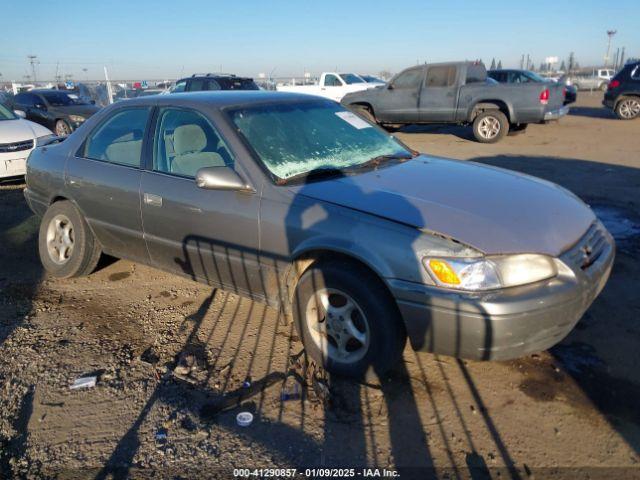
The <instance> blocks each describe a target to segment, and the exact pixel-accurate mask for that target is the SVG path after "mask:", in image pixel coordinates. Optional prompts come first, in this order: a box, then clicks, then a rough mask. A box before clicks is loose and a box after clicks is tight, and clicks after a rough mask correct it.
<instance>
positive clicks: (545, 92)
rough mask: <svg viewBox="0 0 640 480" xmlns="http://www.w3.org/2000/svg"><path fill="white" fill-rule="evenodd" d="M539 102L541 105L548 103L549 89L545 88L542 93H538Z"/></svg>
mask: <svg viewBox="0 0 640 480" xmlns="http://www.w3.org/2000/svg"><path fill="white" fill-rule="evenodd" d="M540 103H541V104H542V105H546V104H547V103H549V89H548V88H545V89H544V90H543V91H542V93H541V94H540Z"/></svg>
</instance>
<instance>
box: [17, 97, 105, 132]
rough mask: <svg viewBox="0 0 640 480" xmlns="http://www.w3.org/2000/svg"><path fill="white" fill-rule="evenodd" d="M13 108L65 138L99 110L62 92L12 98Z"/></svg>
mask: <svg viewBox="0 0 640 480" xmlns="http://www.w3.org/2000/svg"><path fill="white" fill-rule="evenodd" d="M13 102H14V108H15V109H16V110H19V111H21V112H24V113H25V116H26V118H27V119H28V120H31V121H32V122H36V123H39V124H40V125H43V126H45V127H47V128H49V129H51V130H53V131H54V132H55V134H56V135H58V136H61V137H63V136H66V135H69V134H70V133H71V132H73V131H74V130H75V129H76V128H78V127H79V126H80V125H82V124H83V123H84V122H85V120H87V119H88V118H89V117H91V116H92V115H93V114H94V113H96V112H97V111H98V110H100V107H98V106H96V105H94V104H92V103H90V102H86V101H83V100H81V99H79V98H77V97H76V98H74V96H72V95H70V94H69V93H67V92H65V91H62V90H31V91H30V92H22V93H19V94H17V95H16V96H15V97H14V100H13Z"/></svg>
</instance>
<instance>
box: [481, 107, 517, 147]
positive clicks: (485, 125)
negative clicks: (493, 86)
mask: <svg viewBox="0 0 640 480" xmlns="http://www.w3.org/2000/svg"><path fill="white" fill-rule="evenodd" d="M507 133H509V121H508V120H507V117H506V115H505V114H504V113H502V112H501V111H500V110H485V111H484V112H480V113H479V114H478V116H477V117H476V118H475V119H474V120H473V136H474V137H475V139H476V140H477V141H478V142H480V143H496V142H498V141H499V140H501V139H502V138H503V137H504V136H505V135H506V134H507Z"/></svg>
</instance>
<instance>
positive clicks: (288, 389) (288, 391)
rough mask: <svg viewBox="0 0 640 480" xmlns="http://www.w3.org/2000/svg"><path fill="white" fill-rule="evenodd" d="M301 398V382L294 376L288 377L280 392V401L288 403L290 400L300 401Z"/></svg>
mask: <svg viewBox="0 0 640 480" xmlns="http://www.w3.org/2000/svg"><path fill="white" fill-rule="evenodd" d="M300 398H302V388H301V386H300V382H299V381H298V379H296V378H295V376H294V375H287V378H286V380H285V381H284V384H283V385H282V391H281V392H280V400H282V401H283V402H286V401H288V400H299V399H300Z"/></svg>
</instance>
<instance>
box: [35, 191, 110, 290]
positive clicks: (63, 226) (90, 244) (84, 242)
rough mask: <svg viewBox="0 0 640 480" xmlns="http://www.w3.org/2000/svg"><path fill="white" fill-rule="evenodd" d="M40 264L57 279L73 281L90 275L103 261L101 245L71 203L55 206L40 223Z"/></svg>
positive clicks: (56, 204) (48, 210) (59, 203)
mask: <svg viewBox="0 0 640 480" xmlns="http://www.w3.org/2000/svg"><path fill="white" fill-rule="evenodd" d="M38 251H39V254H40V261H41V262H42V265H43V267H44V268H45V270H46V271H47V272H49V273H50V274H51V275H53V276H55V277H61V278H70V277H79V276H82V275H88V274H90V273H91V272H92V271H93V270H94V269H95V268H96V265H97V264H98V260H99V259H100V253H101V249H100V245H98V242H97V241H96V239H95V237H94V236H93V232H91V230H90V229H89V226H88V225H87V222H86V221H85V220H84V218H82V215H81V214H80V212H78V209H77V208H76V207H75V206H74V205H73V204H72V203H71V202H69V201H66V200H65V201H60V202H56V203H54V204H53V205H51V206H50V207H49V208H48V209H47V211H46V213H45V214H44V216H43V217H42V221H41V223H40V234H39V239H38Z"/></svg>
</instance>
